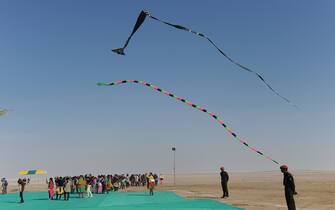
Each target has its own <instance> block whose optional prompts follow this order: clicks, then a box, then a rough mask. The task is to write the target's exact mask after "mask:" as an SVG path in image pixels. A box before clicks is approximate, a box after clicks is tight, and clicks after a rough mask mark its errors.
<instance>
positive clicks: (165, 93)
mask: <svg viewBox="0 0 335 210" xmlns="http://www.w3.org/2000/svg"><path fill="white" fill-rule="evenodd" d="M125 83H135V84H140V85H143V86H146V87H149V88H151V89H153V90H155V91H157V92H160V93H163V94H164V95H166V96H169V97H171V98H174V99H176V100H178V101H180V102H183V103H185V104H187V105H188V106H190V107H193V108H195V109H197V110H199V111H201V112H204V113H206V114H208V115H209V116H210V117H212V118H214V119H215V120H216V121H217V122H218V123H219V124H220V125H221V126H223V128H224V129H225V130H226V131H227V132H228V133H229V134H230V135H232V136H233V137H234V138H235V139H236V140H237V141H238V142H239V143H241V144H242V145H244V146H245V147H247V148H248V149H250V150H252V151H253V152H255V153H257V154H258V155H261V156H263V157H265V158H266V159H268V160H270V161H272V162H273V163H276V164H279V163H278V162H277V161H276V160H274V159H272V157H270V156H267V155H265V154H264V153H263V152H261V151H259V150H258V149H256V148H255V147H253V146H251V145H249V144H248V143H247V142H245V141H244V140H242V138H241V137H240V136H239V135H237V134H236V133H235V132H234V131H232V129H230V128H229V127H228V126H227V124H226V123H225V122H224V121H223V120H222V119H220V118H219V117H218V116H217V115H215V114H214V113H212V112H210V111H208V110H207V109H205V108H203V107H201V106H199V105H196V104H194V103H192V102H190V101H188V100H186V99H185V98H182V97H179V96H176V95H175V94H173V93H171V92H169V91H166V90H163V89H161V88H159V87H157V86H155V85H152V84H150V83H148V82H145V81H140V80H120V81H116V82H112V83H103V82H99V83H97V85H98V86H115V85H120V84H125Z"/></svg>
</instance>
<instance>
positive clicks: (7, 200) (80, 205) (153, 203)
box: [0, 192, 240, 210]
mask: <svg viewBox="0 0 335 210" xmlns="http://www.w3.org/2000/svg"><path fill="white" fill-rule="evenodd" d="M71 196H72V197H70V200H69V201H63V200H51V201H50V200H49V199H48V195H47V193H46V192H44V193H43V192H35V193H25V194H24V198H25V203H23V204H20V203H18V200H19V195H18V194H8V195H0V210H14V209H15V210H16V209H18V210H20V209H22V210H50V209H51V210H61V209H64V210H108V209H111V210H113V209H115V210H116V209H120V210H154V209H155V210H159V209H162V210H169V209H171V210H190V209H195V210H209V209H211V210H216V209H218V210H222V209H224V210H238V209H240V208H236V207H233V206H231V205H227V204H224V203H220V202H217V201H213V200H205V199H197V200H194V199H185V198H182V197H180V196H178V195H176V194H175V193H173V192H155V195H154V196H149V195H148V193H147V192H132V193H124V192H113V193H110V194H108V195H107V194H105V195H93V196H94V197H93V198H90V199H88V198H84V199H79V198H78V196H77V195H71Z"/></svg>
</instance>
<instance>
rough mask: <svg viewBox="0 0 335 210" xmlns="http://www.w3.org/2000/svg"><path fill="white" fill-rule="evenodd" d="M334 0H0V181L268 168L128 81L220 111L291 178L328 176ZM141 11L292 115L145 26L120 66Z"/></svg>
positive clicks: (213, 126)
mask: <svg viewBox="0 0 335 210" xmlns="http://www.w3.org/2000/svg"><path fill="white" fill-rule="evenodd" d="M334 8H335V2H334V1H331V0H329V1H289V0H284V1H272V0H270V1H269V0H262V1H261V0H259V1H242V0H230V1H193V2H192V3H190V1H177V0H176V1H174V0H173V1H172V0H169V1H125V0H123V1H107V0H106V1H79V0H71V1H65V0H62V1H44V0H43V1H42V0H41V1H23V0H21V1H17V0H2V1H0V73H1V74H0V75H1V76H0V90H1V94H0V107H1V108H10V109H13V110H15V111H13V112H10V113H9V114H8V115H6V116H3V117H1V118H0V143H1V144H0V145H1V148H0V176H15V175H16V174H17V172H18V170H20V169H46V170H47V171H49V173H50V174H61V175H63V174H78V173H86V172H93V173H97V172H108V173H110V172H113V173H114V172H135V171H148V170H152V171H157V172H171V169H172V157H173V156H172V152H171V147H172V146H175V147H176V148H177V152H176V158H177V171H178V172H213V171H217V170H218V167H219V166H220V165H222V164H223V165H225V167H226V168H227V169H228V170H229V171H241V170H242V171H250V170H277V169H278V166H277V165H275V164H273V163H272V162H270V161H268V160H266V159H263V158H261V157H260V156H258V155H257V154H255V153H253V152H251V151H248V150H246V148H245V147H243V146H242V145H240V144H239V143H238V142H236V141H235V140H234V139H233V138H232V137H231V136H230V135H229V134H227V133H226V131H225V130H224V129H223V128H222V127H220V125H218V124H217V123H216V122H215V121H214V120H213V119H211V118H209V117H208V116H207V115H205V114H204V113H201V112H198V111H196V110H194V109H191V108H190V107H188V106H185V105H184V104H181V103H179V102H176V101H174V100H172V99H171V98H168V97H165V96H164V95H161V94H159V93H156V92H153V91H151V90H149V89H147V88H144V87H141V86H136V85H124V86H122V87H121V86H118V87H97V86H96V85H95V84H96V82H98V81H106V82H112V81H114V80H119V79H139V80H146V81H148V82H152V83H153V84H156V85H158V86H160V87H162V88H163V89H166V90H169V91H171V92H173V93H175V94H176V95H179V96H183V97H185V98H187V99H189V100H191V101H193V102H194V103H196V104H199V105H202V106H204V107H206V108H207V109H208V110H210V111H212V112H214V113H216V114H217V115H219V116H220V117H221V118H222V119H223V120H225V122H226V123H227V124H228V125H229V126H230V127H231V128H232V129H233V130H234V131H235V132H236V133H237V134H239V135H240V136H241V137H242V138H244V139H245V140H246V141H247V142H248V143H249V144H251V145H253V146H255V147H257V148H259V149H260V150H262V151H263V152H264V153H266V154H269V155H270V156H272V157H273V158H274V159H276V160H278V161H280V162H281V163H287V164H288V165H289V167H290V168H291V169H292V170H298V169H299V170H300V169H313V170H317V169H322V170H334V169H335V163H334V161H333V160H334V159H335V152H334V148H335V141H334V140H335V131H334V125H335V112H334V107H335V94H334V90H335V82H334V77H335V71H334V69H335V59H334V55H335V41H334V37H335V25H334V22H335V13H334ZM141 9H147V10H149V11H150V12H151V13H152V14H153V15H154V16H157V17H160V18H162V19H164V20H167V21H171V22H172V23H179V24H183V25H185V26H188V27H190V28H192V29H194V30H196V31H199V32H203V33H205V34H207V35H208V36H209V37H210V38H212V39H213V40H214V41H215V42H216V43H217V44H218V45H219V46H220V47H223V48H224V50H225V51H226V52H227V53H228V54H229V55H230V56H231V57H233V58H234V59H235V60H237V61H239V62H241V63H242V64H245V65H246V66H248V67H250V68H252V69H254V70H256V71H258V72H259V73H260V74H261V75H263V76H264V77H265V79H267V81H268V82H269V83H270V84H271V85H272V86H273V87H274V88H275V89H276V90H278V91H279V92H280V93H281V94H283V95H284V96H286V97H288V98H289V99H290V100H292V101H293V102H294V103H295V104H297V105H298V106H300V110H297V109H295V108H293V107H292V106H290V105H288V104H287V103H285V102H284V101H283V100H281V99H280V98H279V97H277V96H275V95H274V94H273V93H272V92H271V91H269V90H268V89H267V88H266V87H265V86H264V84H263V83H261V82H260V81H259V80H258V79H257V78H256V77H254V75H252V74H249V73H247V72H244V71H240V70H239V69H238V67H236V66H234V65H233V64H231V63H229V62H228V61H227V60H226V59H225V58H223V57H222V56H221V55H220V54H219V53H218V52H217V51H216V50H215V49H214V48H213V47H212V46H210V45H209V43H208V42H206V40H204V39H201V38H199V37H196V36H194V35H192V34H190V33H186V32H183V31H179V30H175V29H173V28H170V27H167V26H165V25H162V24H161V23H159V22H157V21H154V20H151V19H147V20H146V22H145V23H144V24H143V26H142V28H141V29H140V30H139V31H138V33H137V34H135V36H134V37H133V39H132V40H131V43H130V45H129V47H128V49H127V50H126V53H127V55H126V56H124V57H122V56H118V55H116V54H114V53H112V52H110V49H112V48H117V47H121V46H122V45H123V44H124V41H125V40H126V38H127V37H128V35H129V34H130V32H131V30H132V27H133V25H134V23H135V20H136V18H137V15H138V13H139V12H140V10H141Z"/></svg>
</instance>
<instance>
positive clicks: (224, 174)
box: [220, 166, 229, 198]
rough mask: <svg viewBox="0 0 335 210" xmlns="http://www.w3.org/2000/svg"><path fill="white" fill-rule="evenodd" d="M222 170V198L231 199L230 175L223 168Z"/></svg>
mask: <svg viewBox="0 0 335 210" xmlns="http://www.w3.org/2000/svg"><path fill="white" fill-rule="evenodd" d="M220 170H221V172H220V176H221V187H222V192H223V195H222V197H221V198H225V197H229V193H228V180H229V175H228V173H227V171H225V170H224V167H223V166H222V167H221V168H220Z"/></svg>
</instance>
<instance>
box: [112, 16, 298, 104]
mask: <svg viewBox="0 0 335 210" xmlns="http://www.w3.org/2000/svg"><path fill="white" fill-rule="evenodd" d="M147 16H148V17H150V18H151V19H154V20H156V21H159V22H161V23H163V24H165V25H168V26H171V27H173V28H176V29H179V30H183V31H188V32H190V33H192V34H194V35H197V36H200V37H202V38H205V39H206V40H207V41H208V42H210V43H211V45H213V46H214V47H215V48H216V49H217V50H218V51H219V52H220V54H221V55H223V56H224V57H225V58H226V59H228V60H229V61H230V62H231V63H233V64H235V65H236V66H238V67H240V69H241V70H244V71H247V72H250V73H252V74H254V75H255V76H256V77H257V78H258V79H259V80H261V81H262V82H263V83H264V84H265V86H266V87H267V88H268V89H270V90H271V91H272V92H273V93H275V94H276V95H277V96H278V97H280V98H282V99H283V100H284V101H286V102H287V103H289V104H290V105H292V106H293V107H295V108H298V106H297V105H295V104H293V103H292V102H291V101H290V100H289V99H288V98H286V97H284V96H283V95H281V94H280V93H279V92H278V91H276V90H275V89H274V88H272V87H271V86H270V84H269V83H268V82H267V81H266V80H265V79H264V77H263V76H261V75H260V74H259V73H257V72H256V71H254V70H252V69H250V68H248V67H246V66H244V65H242V64H240V63H239V62H237V61H235V60H233V59H232V58H231V57H230V56H228V54H227V53H225V52H224V51H223V50H222V49H221V48H219V47H218V46H217V45H216V44H215V43H214V41H212V40H211V39H210V38H209V37H208V36H206V35H205V34H203V33H199V32H196V31H194V30H192V29H189V28H187V27H185V26H182V25H177V24H172V23H169V22H166V21H163V20H160V19H158V18H156V17H154V16H152V15H151V14H150V13H149V12H148V11H143V10H142V11H141V12H140V14H139V16H138V18H137V21H136V23H135V26H134V28H133V31H132V32H131V34H130V36H129V37H128V39H127V40H126V42H125V44H124V45H123V47H121V48H117V49H114V50H112V51H113V52H115V53H117V54H119V55H125V53H124V50H125V49H126V48H127V46H128V44H129V41H130V39H131V38H132V36H133V35H134V34H135V33H136V31H137V30H138V29H139V28H140V27H141V25H142V24H143V22H144V21H145V18H146V17H147Z"/></svg>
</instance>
